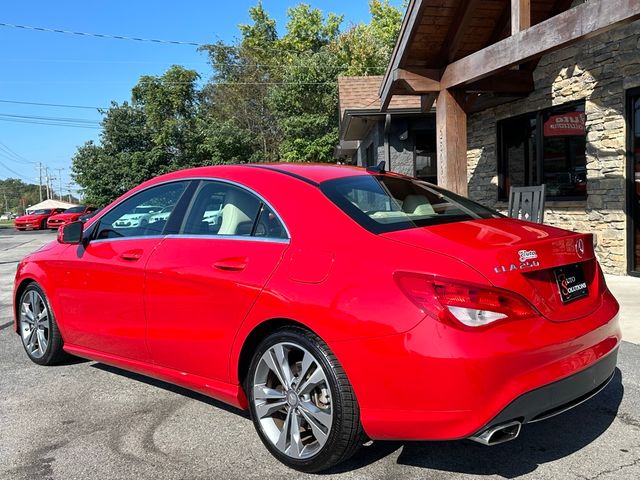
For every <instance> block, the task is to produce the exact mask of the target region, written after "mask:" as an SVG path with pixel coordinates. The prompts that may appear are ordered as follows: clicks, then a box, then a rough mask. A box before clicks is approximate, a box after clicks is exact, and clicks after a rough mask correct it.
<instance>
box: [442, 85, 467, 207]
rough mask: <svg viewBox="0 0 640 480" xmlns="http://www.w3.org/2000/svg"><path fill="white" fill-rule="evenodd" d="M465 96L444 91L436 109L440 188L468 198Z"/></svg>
mask: <svg viewBox="0 0 640 480" xmlns="http://www.w3.org/2000/svg"><path fill="white" fill-rule="evenodd" d="M463 102H464V98H463V95H462V94H461V93H458V92H456V91H451V90H441V91H440V93H439V94H438V100H437V108H436V130H437V155H438V157H437V158H438V185H440V186H441V187H443V188H446V189H448V190H451V191H453V192H455V193H458V194H460V195H465V196H466V195H467V114H466V112H465V111H464V110H463V108H462V105H463Z"/></svg>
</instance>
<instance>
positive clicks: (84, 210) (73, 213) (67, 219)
mask: <svg viewBox="0 0 640 480" xmlns="http://www.w3.org/2000/svg"><path fill="white" fill-rule="evenodd" d="M96 210H97V208H96V207H85V206H82V205H80V206H77V207H71V208H67V209H66V210H65V211H64V212H62V213H58V214H57V215H51V216H50V217H49V218H48V220H47V228H50V229H51V230H57V229H58V228H60V226H61V225H66V224H67V223H71V222H75V221H77V220H79V219H80V217H81V216H83V215H86V214H88V213H93V212H95V211H96Z"/></svg>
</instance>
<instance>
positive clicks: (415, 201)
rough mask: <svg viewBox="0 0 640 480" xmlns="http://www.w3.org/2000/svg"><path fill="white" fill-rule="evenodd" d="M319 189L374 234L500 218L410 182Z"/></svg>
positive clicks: (368, 181)
mask: <svg viewBox="0 0 640 480" xmlns="http://www.w3.org/2000/svg"><path fill="white" fill-rule="evenodd" d="M320 188H321V190H322V192H323V193H324V194H325V195H326V196H327V197H328V198H329V199H330V200H331V201H332V202H333V203H335V204H336V205H337V206H338V207H340V208H341V209H342V210H343V211H344V212H345V213H347V214H348V215H349V216H350V217H351V218H353V219H354V220H355V221H356V222H358V223H359V224H360V225H362V226H363V227H364V228H366V229H367V230H369V231H371V232H373V233H384V232H392V231H396V230H404V229H408V228H417V227H424V226H429V225H438V224H442V223H450V222H460V221H465V220H474V219H479V218H497V217H500V216H501V215H500V214H499V213H497V212H495V211H493V210H491V209H489V208H486V207H483V206H482V205H479V204H477V203H475V202H472V201H471V200H469V199H466V198H464V197H461V196H459V195H456V194H454V193H451V192H448V191H446V190H443V189H441V188H438V187H435V186H434V185H431V184H428V183H425V182H421V181H419V180H414V179H410V178H400V177H391V176H383V175H379V176H374V175H361V176H355V177H347V178H339V179H336V180H329V181H327V182H324V183H322V184H321V185H320Z"/></svg>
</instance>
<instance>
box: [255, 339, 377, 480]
mask: <svg viewBox="0 0 640 480" xmlns="http://www.w3.org/2000/svg"><path fill="white" fill-rule="evenodd" d="M245 388H246V391H247V395H248V398H249V407H250V410H251V418H252V419H253V423H254V425H255V428H256V430H257V432H258V435H259V436H260V439H261V440H262V442H263V443H264V444H265V446H266V447H267V449H268V450H269V451H270V452H271V454H272V455H273V456H275V457H276V458H277V459H278V460H280V461H281V462H282V463H284V464H285V465H287V466H289V467H291V468H295V469H296V470H300V471H304V472H318V471H322V470H326V469H328V468H330V467H333V466H334V465H336V464H338V463H340V462H342V461H344V460H346V459H348V458H349V457H351V456H352V455H353V454H354V453H355V452H356V451H357V450H358V449H359V448H360V447H361V446H362V444H363V443H364V441H365V434H364V431H363V429H362V426H361V425H360V410H359V407H358V402H357V400H356V398H355V394H354V392H353V389H352V387H351V384H350V383H349V380H348V379H347V376H346V374H345V372H344V370H343V369H342V366H341V365H340V364H339V363H338V360H337V359H336V357H335V355H334V354H333V352H332V351H331V350H330V349H329V347H328V346H327V345H326V344H325V343H324V342H323V341H322V340H321V339H320V338H319V337H317V336H316V335H314V334H313V333H311V332H309V331H307V330H304V329H302V328H297V327H288V328H283V329H280V330H278V331H276V332H274V333H273V334H271V335H269V336H268V337H267V338H265V339H264V340H263V341H262V343H261V344H260V345H259V346H258V348H257V350H256V352H255V354H254V356H253V360H252V362H251V366H250V368H249V374H248V375H247V380H246V385H245Z"/></svg>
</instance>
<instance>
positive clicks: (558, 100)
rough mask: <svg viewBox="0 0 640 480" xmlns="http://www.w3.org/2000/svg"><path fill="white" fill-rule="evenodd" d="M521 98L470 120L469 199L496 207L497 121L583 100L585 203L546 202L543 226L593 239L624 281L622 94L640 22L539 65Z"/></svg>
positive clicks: (632, 67)
mask: <svg viewBox="0 0 640 480" xmlns="http://www.w3.org/2000/svg"><path fill="white" fill-rule="evenodd" d="M534 81H535V91H534V92H533V93H532V94H531V95H529V96H528V97H527V98H525V99H522V100H518V101H515V102H511V103H508V104H505V105H501V106H498V107H495V108H491V109H488V110H485V111H482V112H480V113H476V114H473V115H470V116H469V123H468V148H469V150H468V170H467V172H468V180H469V196H470V197H471V198H472V199H474V200H476V201H478V202H481V203H483V204H485V205H488V206H492V207H496V208H498V209H504V208H505V207H506V205H505V204H503V203H500V202H498V172H497V145H496V141H497V122H498V121H500V120H502V119H505V118H510V117H513V116H515V115H520V114H524V113H529V112H534V111H537V110H541V109H545V108H548V107H551V106H555V105H562V104H565V103H568V102H573V101H577V100H585V108H586V112H585V113H586V117H587V118H586V130H587V152H586V154H587V194H588V197H587V200H586V201H582V202H548V204H547V208H546V210H545V223H548V224H551V225H556V226H560V227H562V228H567V229H570V230H575V231H583V232H593V233H595V234H596V236H597V242H598V245H597V247H596V251H597V254H598V258H599V259H600V261H601V263H602V266H603V267H604V269H605V271H606V272H608V273H614V274H624V273H626V269H627V261H626V236H627V232H626V228H627V226H626V216H625V208H626V201H625V198H626V196H625V195H626V191H625V169H626V125H625V101H626V90H627V89H629V88H634V87H638V86H640V21H636V22H634V23H631V24H629V25H627V26H624V27H619V28H616V29H614V30H611V31H610V32H608V33H605V34H602V35H599V36H596V37H594V38H591V39H588V40H585V41H582V42H579V43H577V44H575V45H573V46H571V47H568V48H565V49H562V50H559V51H557V52H554V53H552V54H549V55H547V56H545V57H543V58H542V60H541V61H540V63H539V65H538V67H537V69H536V71H535V72H534Z"/></svg>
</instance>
